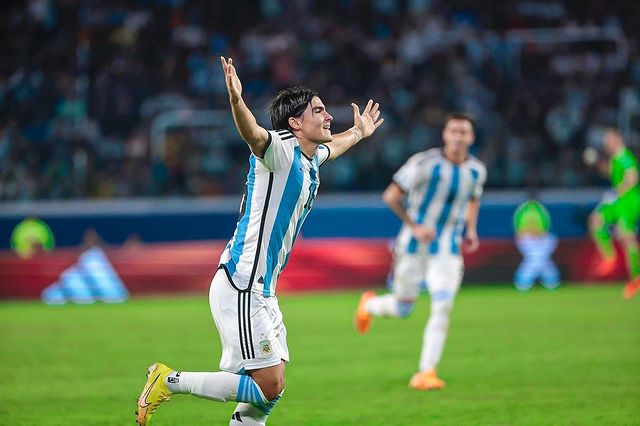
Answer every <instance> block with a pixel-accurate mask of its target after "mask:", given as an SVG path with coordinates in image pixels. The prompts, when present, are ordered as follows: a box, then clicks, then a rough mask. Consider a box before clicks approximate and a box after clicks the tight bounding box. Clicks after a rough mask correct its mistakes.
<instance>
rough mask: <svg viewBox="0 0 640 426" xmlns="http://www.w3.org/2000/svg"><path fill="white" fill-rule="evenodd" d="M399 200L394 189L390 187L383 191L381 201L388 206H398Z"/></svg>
mask: <svg viewBox="0 0 640 426" xmlns="http://www.w3.org/2000/svg"><path fill="white" fill-rule="evenodd" d="M401 200H402V199H401V198H399V197H398V195H397V191H396V190H395V188H393V187H391V186H390V187H388V188H387V189H385V191H384V192H383V193H382V201H383V202H384V203H385V204H386V205H388V206H392V205H395V204H398V203H399V202H400V201H401Z"/></svg>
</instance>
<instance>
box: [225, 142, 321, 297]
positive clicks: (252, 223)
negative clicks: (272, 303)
mask: <svg viewBox="0 0 640 426" xmlns="http://www.w3.org/2000/svg"><path fill="white" fill-rule="evenodd" d="M269 139H270V140H269V145H268V147H267V149H266V152H265V154H264V158H258V157H256V156H255V155H253V154H252V155H251V156H250V158H249V164H250V168H249V174H248V175H247V193H246V194H245V197H244V199H243V202H242V205H241V208H240V215H241V217H240V220H239V221H238V225H237V227H236V231H235V233H234V234H233V237H232V238H231V240H230V241H229V244H227V247H226V248H225V250H224V252H223V253H222V256H221V257H220V266H221V267H222V268H224V269H225V270H226V272H227V275H228V276H229V279H230V281H231V283H232V284H233V285H234V286H235V287H236V288H237V289H238V290H251V291H253V292H255V293H260V294H263V295H264V296H265V297H269V296H273V295H275V291H276V283H277V281H278V277H279V276H280V273H281V272H282V270H283V269H284V267H285V266H286V265H287V262H288V260H289V255H290V253H291V249H292V247H293V243H294V242H295V240H296V237H297V236H298V233H299V232H300V228H301V227H302V224H303V223H304V220H305V219H306V217H307V215H308V214H309V211H310V210H311V207H312V205H313V201H314V199H315V197H316V193H317V191H318V185H319V184H320V173H319V167H320V165H322V163H324V162H325V161H326V160H327V158H329V154H330V151H329V148H328V147H327V146H326V145H318V150H317V152H316V155H315V156H314V157H313V158H308V157H306V156H305V155H304V153H303V152H302V150H301V149H300V145H299V143H298V139H297V138H296V137H295V136H294V135H293V133H291V132H290V131H289V130H278V131H269Z"/></svg>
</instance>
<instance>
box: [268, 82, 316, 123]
mask: <svg viewBox="0 0 640 426" xmlns="http://www.w3.org/2000/svg"><path fill="white" fill-rule="evenodd" d="M314 96H318V93H317V92H314V91H313V90H311V89H307V88H306V87H291V88H289V89H284V90H281V91H280V93H278V95H277V96H276V97H275V98H274V99H273V100H272V101H271V103H270V104H269V106H268V107H267V112H268V113H269V117H270V118H271V126H272V127H273V130H281V129H288V128H289V118H290V117H300V116H301V115H302V113H303V112H304V110H305V109H306V108H307V105H309V103H311V99H313V97H314Z"/></svg>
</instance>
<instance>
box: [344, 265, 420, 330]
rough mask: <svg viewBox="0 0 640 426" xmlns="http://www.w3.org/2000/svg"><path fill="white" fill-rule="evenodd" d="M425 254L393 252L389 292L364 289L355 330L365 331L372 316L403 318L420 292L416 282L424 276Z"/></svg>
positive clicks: (418, 283) (408, 312)
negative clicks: (398, 253) (377, 294)
mask: <svg viewBox="0 0 640 426" xmlns="http://www.w3.org/2000/svg"><path fill="white" fill-rule="evenodd" d="M425 264H426V258H425V256H424V255H418V254H402V255H396V256H395V258H394V265H393V268H394V270H393V284H392V292H391V293H386V294H383V295H380V296H376V294H375V293H374V292H372V291H369V292H365V293H363V294H362V297H361V298H360V303H359V305H358V309H357V310H356V315H355V327H356V330H358V332H359V333H361V334H364V333H366V332H367V331H368V330H369V328H370V327H371V321H372V319H373V317H395V318H406V317H407V316H409V315H410V314H411V312H412V311H413V306H414V305H415V301H416V299H417V298H418V295H419V294H420V283H421V281H422V277H423V276H424V267H425V266H424V265H425Z"/></svg>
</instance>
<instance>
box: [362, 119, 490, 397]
mask: <svg viewBox="0 0 640 426" xmlns="http://www.w3.org/2000/svg"><path fill="white" fill-rule="evenodd" d="M474 138H475V132H474V121H473V119H472V118H471V117H470V116H468V115H466V114H451V115H449V116H448V117H447V118H446V121H445V126H444V130H443V131H442V139H443V141H444V147H443V148H436V149H430V150H428V151H425V152H421V153H418V154H416V155H414V156H412V157H411V158H410V159H409V160H408V161H407V162H406V163H405V164H404V165H403V166H402V167H401V168H400V170H398V171H397V172H396V174H395V175H394V176H393V182H392V183H391V184H390V185H389V186H388V187H387V189H386V190H385V192H384V195H383V199H384V201H385V202H386V203H387V204H388V205H389V207H390V208H391V209H392V210H393V212H394V213H395V214H396V215H397V216H398V217H399V218H400V220H401V221H402V229H401V230H400V233H399V235H398V238H397V240H396V244H395V247H394V269H393V290H392V293H390V294H386V295H383V296H376V295H375V293H373V292H365V293H364V294H363V295H362V298H361V300H360V304H359V305H358V309H357V311H356V318H355V322H356V328H357V330H358V331H359V332H360V333H366V332H367V331H368V330H369V327H370V325H371V320H372V316H390V317H406V316H407V315H409V314H410V313H411V311H412V309H413V306H414V303H415V301H416V299H417V298H418V294H419V292H420V283H421V282H422V281H423V280H425V281H426V282H427V285H428V290H429V294H430V295H431V313H430V316H429V321H428V322H427V326H426V328H425V330H424V338H423V343H422V354H421V356H420V364H419V367H420V371H419V372H418V373H416V374H415V375H414V376H413V377H412V379H411V381H410V386H411V387H412V388H414V389H418V390H429V389H440V388H443V387H444V385H445V383H444V381H442V380H441V379H439V378H438V377H437V374H436V366H437V365H438V362H439V361H440V357H441V355H442V351H443V349H444V344H445V340H446V338H447V331H448V327H449V315H450V313H451V309H452V307H453V300H454V298H455V295H456V293H457V292H458V289H459V287H460V283H461V282H462V275H463V268H464V266H463V260H462V256H461V250H460V246H461V243H462V244H463V245H464V248H465V250H466V251H468V252H473V251H475V250H476V249H477V248H478V244H479V243H478V234H477V230H476V226H477V221H478V211H479V207H480V196H481V195H482V188H483V184H484V182H485V180H486V169H485V166H484V165H483V164H482V163H481V162H480V161H479V160H477V159H476V158H475V157H473V156H471V155H469V147H470V146H471V145H472V144H473V142H474ZM405 197H406V198H407V203H408V208H405V206H404V201H405ZM465 225H466V233H465V234H464V239H463V238H462V234H463V231H464V229H465Z"/></svg>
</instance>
